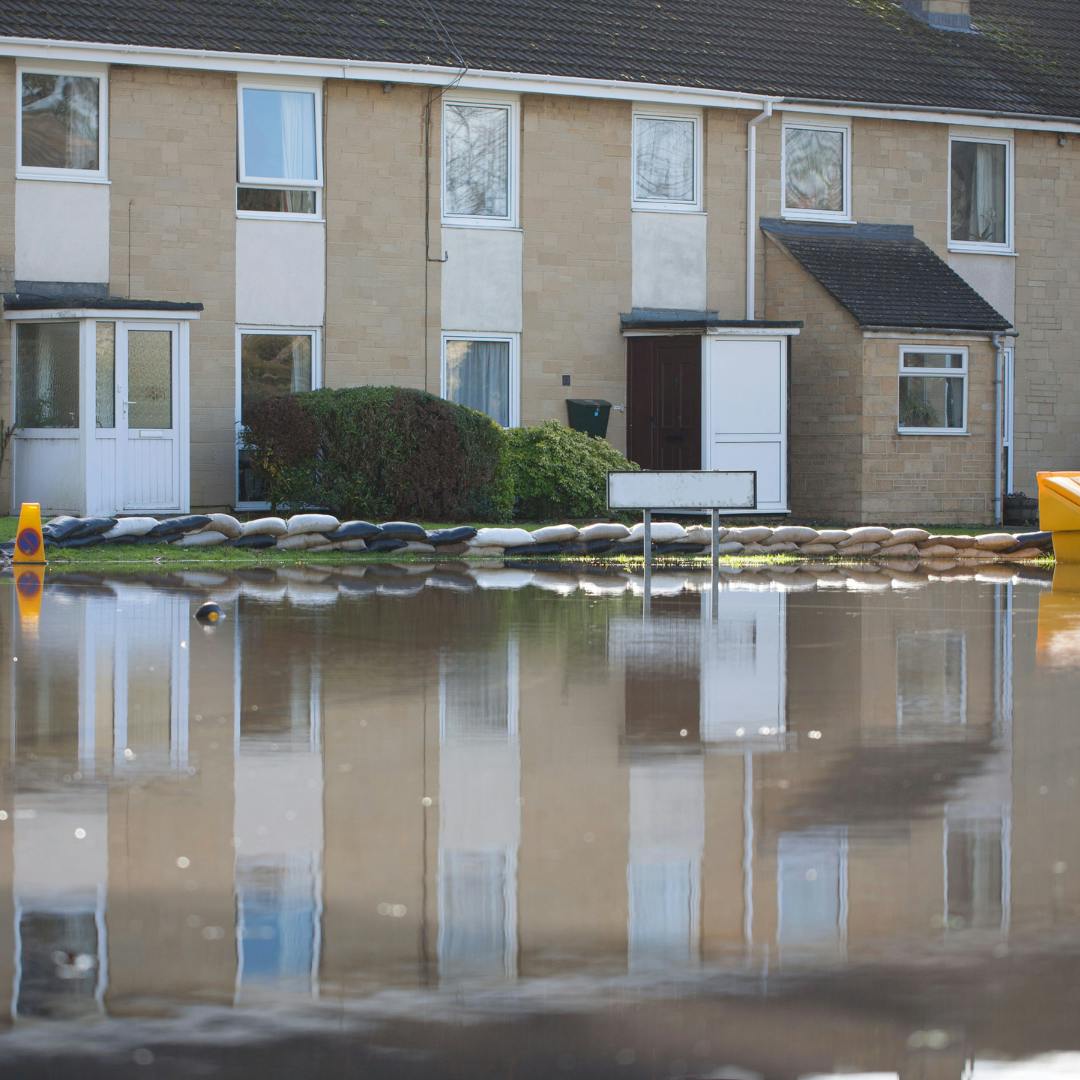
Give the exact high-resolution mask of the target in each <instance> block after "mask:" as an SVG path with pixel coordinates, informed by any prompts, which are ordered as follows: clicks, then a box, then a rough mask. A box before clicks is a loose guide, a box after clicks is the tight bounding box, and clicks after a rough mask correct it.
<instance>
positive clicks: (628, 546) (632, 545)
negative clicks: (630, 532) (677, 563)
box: [609, 537, 656, 555]
mask: <svg viewBox="0 0 1080 1080" xmlns="http://www.w3.org/2000/svg"><path fill="white" fill-rule="evenodd" d="M609 550H610V551H611V553H612V554H613V555H644V554H645V542H644V540H642V539H641V538H640V537H634V539H632V540H616V541H615V543H614V544H612V545H611V548H610V549H609ZM653 550H654V551H655V550H656V545H655V544H653Z"/></svg>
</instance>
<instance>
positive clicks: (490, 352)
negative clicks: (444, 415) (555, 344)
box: [442, 335, 519, 427]
mask: <svg viewBox="0 0 1080 1080" xmlns="http://www.w3.org/2000/svg"><path fill="white" fill-rule="evenodd" d="M517 352H518V339H517V335H505V336H503V335H500V336H498V337H486V338H482V339H481V338H464V337H456V336H453V335H445V336H444V337H443V373H442V385H443V397H445V398H447V399H449V400H450V401H453V402H455V403H456V404H458V405H467V406H468V407H469V408H470V409H477V410H478V411H480V412H483V413H487V414H488V416H490V417H491V419H492V420H494V421H495V422H496V423H498V424H502V426H503V427H516V426H517V424H518V423H519V420H518V358H517Z"/></svg>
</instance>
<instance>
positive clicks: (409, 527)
mask: <svg viewBox="0 0 1080 1080" xmlns="http://www.w3.org/2000/svg"><path fill="white" fill-rule="evenodd" d="M379 528H380V530H382V531H381V535H382V536H385V537H386V538H387V540H412V541H416V542H418V543H421V544H426V543H427V542H428V535H427V529H425V528H424V527H423V526H421V525H417V524H416V523H415V522H412V521H384V522H383V523H382V524H381V525H380V526H379Z"/></svg>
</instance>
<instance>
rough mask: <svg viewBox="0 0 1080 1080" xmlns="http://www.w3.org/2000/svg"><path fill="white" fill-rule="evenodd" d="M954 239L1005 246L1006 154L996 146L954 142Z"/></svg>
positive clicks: (1003, 148) (1002, 148)
mask: <svg viewBox="0 0 1080 1080" xmlns="http://www.w3.org/2000/svg"><path fill="white" fill-rule="evenodd" d="M952 153H953V165H952V176H953V191H952V198H953V205H952V237H953V239H954V240H961V241H965V240H966V241H969V242H972V243H983V244H1004V243H1005V242H1006V240H1007V235H1006V207H1005V187H1006V179H1005V171H1006V161H1007V154H1006V149H1005V147H1004V146H1000V145H997V144H995V143H972V142H955V143H953V149H952Z"/></svg>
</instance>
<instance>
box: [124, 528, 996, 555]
mask: <svg viewBox="0 0 1080 1080" xmlns="http://www.w3.org/2000/svg"><path fill="white" fill-rule="evenodd" d="M105 536H106V538H108V536H109V533H106V534H105ZM975 543H976V544H977V545H978V546H979V547H981V548H982V549H983V551H1008V550H1009V548H1011V547H1015V546H1016V537H1015V536H1013V535H1011V534H1010V533H1003V532H999V533H984V534H983V535H982V536H976V537H975Z"/></svg>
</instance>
